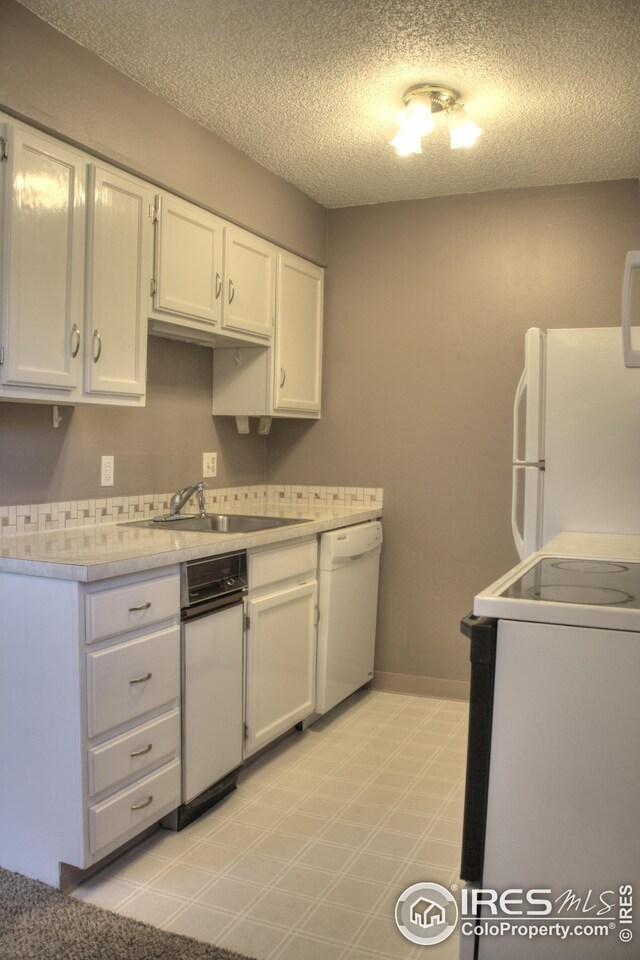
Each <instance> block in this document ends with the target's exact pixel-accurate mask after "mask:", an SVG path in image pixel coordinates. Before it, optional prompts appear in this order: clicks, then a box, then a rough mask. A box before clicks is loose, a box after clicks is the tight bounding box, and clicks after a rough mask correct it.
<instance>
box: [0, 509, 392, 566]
mask: <svg viewBox="0 0 640 960" xmlns="http://www.w3.org/2000/svg"><path fill="white" fill-rule="evenodd" d="M247 512H249V511H247ZM381 515H382V508H381V507H376V508H374V509H363V508H362V506H361V505H360V506H353V507H342V506H341V507H337V506H334V507H326V506H322V507H315V508H314V507H309V506H301V507H297V508H296V507H292V506H291V505H289V506H284V507H282V508H274V507H267V508H265V509H263V510H261V511H260V516H274V517H277V516H283V517H291V518H293V519H304V520H305V522H303V523H296V524H293V525H292V526H284V527H276V528H275V529H274V528H271V529H268V530H263V531H256V532H254V533H242V534H237V533H233V534H229V533H210V532H206V533H196V532H190V531H187V530H177V529H175V527H171V528H170V529H167V528H166V527H165V526H160V525H158V526H159V528H158V529H156V528H155V527H154V528H153V529H149V528H146V527H139V526H136V525H135V523H111V524H100V525H97V526H84V527H71V528H67V529H60V530H50V531H47V532H43V533H23V534H14V535H8V536H4V537H1V538H0V573H13V574H21V575H25V576H33V577H52V578H54V579H59V580H79V581H94V580H104V579H107V578H109V577H117V576H121V575H122V574H127V573H136V572H138V571H140V570H150V569H154V568H157V567H164V566H169V565H171V564H174V563H181V562H183V561H185V560H194V559H199V558H200V557H207V556H214V555H216V554H219V553H227V552H228V551H231V550H242V549H246V548H249V547H258V546H265V545H268V544H273V543H279V542H285V541H287V540H297V539H300V538H301V537H305V536H309V535H315V534H318V533H322V532H323V531H324V530H332V529H335V528H337V527H345V526H349V525H350V524H353V523H364V522H365V521H367V520H375V519H376V518H378V517H380V516H381Z"/></svg>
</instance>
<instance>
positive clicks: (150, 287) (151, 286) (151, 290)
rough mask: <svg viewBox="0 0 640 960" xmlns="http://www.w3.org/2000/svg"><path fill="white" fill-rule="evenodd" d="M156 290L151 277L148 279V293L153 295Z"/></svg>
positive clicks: (154, 282)
mask: <svg viewBox="0 0 640 960" xmlns="http://www.w3.org/2000/svg"><path fill="white" fill-rule="evenodd" d="M156 290H157V286H156V281H155V280H154V278H153V277H151V280H150V281H149V293H150V294H151V296H152V297H155V295H156Z"/></svg>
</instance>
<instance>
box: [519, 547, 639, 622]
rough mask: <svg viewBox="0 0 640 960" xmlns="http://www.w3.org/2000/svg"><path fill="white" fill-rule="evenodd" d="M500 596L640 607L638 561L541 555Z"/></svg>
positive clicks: (631, 607) (632, 608)
mask: <svg viewBox="0 0 640 960" xmlns="http://www.w3.org/2000/svg"><path fill="white" fill-rule="evenodd" d="M500 596H502V597H510V598H512V599H516V600H540V601H547V602H551V603H578V604H589V605H594V606H600V607H626V608H627V609H629V610H640V563H627V562H618V561H617V560H578V559H575V560H574V559H567V558H562V557H543V558H542V560H539V561H538V563H536V564H535V566H533V567H531V569H529V570H527V572H526V573H525V574H524V575H523V576H522V577H520V578H519V579H518V580H515V581H514V582H513V583H512V584H511V585H510V586H509V587H507V589H506V590H505V591H504V592H503V593H501V594H500Z"/></svg>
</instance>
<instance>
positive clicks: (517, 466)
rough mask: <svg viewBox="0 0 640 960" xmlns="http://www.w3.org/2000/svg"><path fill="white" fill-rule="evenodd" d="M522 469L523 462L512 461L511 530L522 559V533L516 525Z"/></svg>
mask: <svg viewBox="0 0 640 960" xmlns="http://www.w3.org/2000/svg"><path fill="white" fill-rule="evenodd" d="M522 469H524V464H522V463H514V465H513V472H512V480H511V532H512V534H513V542H514V543H515V545H516V550H517V551H518V556H519V557H520V559H521V560H524V535H523V534H522V533H520V528H519V527H518V472H519V471H520V470H522Z"/></svg>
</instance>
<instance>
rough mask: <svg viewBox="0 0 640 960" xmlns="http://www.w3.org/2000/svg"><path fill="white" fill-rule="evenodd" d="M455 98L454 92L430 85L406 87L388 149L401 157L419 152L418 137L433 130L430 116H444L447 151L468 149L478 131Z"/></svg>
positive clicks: (420, 148) (432, 121) (478, 128)
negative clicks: (448, 143) (402, 108)
mask: <svg viewBox="0 0 640 960" xmlns="http://www.w3.org/2000/svg"><path fill="white" fill-rule="evenodd" d="M458 96H459V94H457V93H456V92H455V90H450V89H449V88H448V87H441V86H436V85H434V84H432V83H420V84H418V85H417V86H415V87H410V88H409V89H408V90H407V91H406V92H405V94H404V96H403V98H402V99H403V101H404V110H403V111H402V113H401V114H400V117H399V127H398V132H397V134H396V135H395V137H394V138H393V140H391V146H392V147H395V148H396V150H397V152H398V154H399V155H400V156H401V157H408V156H409V154H411V153H422V138H423V137H424V136H426V135H427V134H428V133H431V131H432V130H433V125H434V120H433V114H434V113H444V114H445V115H446V118H447V125H448V127H449V135H450V137H451V149H452V150H457V149H458V147H472V146H473V145H474V143H475V142H476V140H477V139H478V137H479V136H480V134H481V133H482V129H481V127H479V126H478V124H477V123H474V122H473V120H472V119H471V117H470V116H469V114H468V113H467V112H466V111H465V110H464V108H463V106H462V104H461V103H458Z"/></svg>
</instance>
